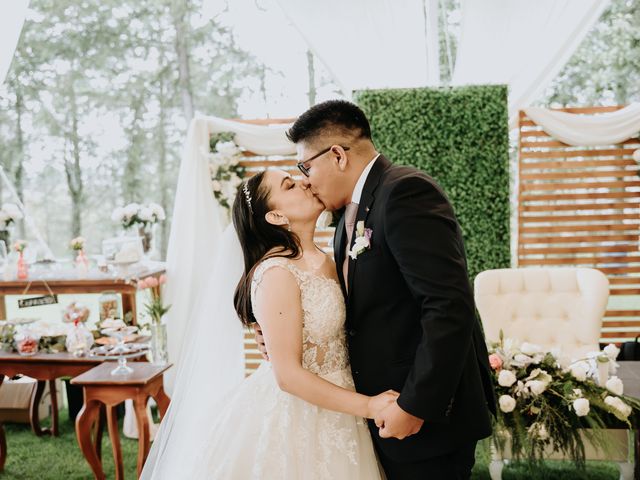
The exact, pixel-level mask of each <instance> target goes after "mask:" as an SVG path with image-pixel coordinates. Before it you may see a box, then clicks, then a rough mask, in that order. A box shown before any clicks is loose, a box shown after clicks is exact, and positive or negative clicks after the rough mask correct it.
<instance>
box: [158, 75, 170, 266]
mask: <svg viewBox="0 0 640 480" xmlns="http://www.w3.org/2000/svg"><path fill="white" fill-rule="evenodd" d="M164 73H165V70H162V72H161V74H160V78H159V82H160V85H159V86H160V89H159V95H158V96H159V98H158V103H159V104H160V118H159V121H158V147H159V155H158V183H159V188H160V205H161V206H162V208H163V209H164V211H165V212H166V213H167V219H166V220H165V221H164V222H161V224H160V258H162V259H164V258H166V256H167V243H168V240H169V228H168V225H169V219H168V217H169V215H168V214H169V208H168V207H169V193H168V191H167V135H166V117H167V112H166V108H167V102H166V97H165V95H166V92H165V84H164V82H165V78H164Z"/></svg>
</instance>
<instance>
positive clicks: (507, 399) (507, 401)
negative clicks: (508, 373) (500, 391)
mask: <svg viewBox="0 0 640 480" xmlns="http://www.w3.org/2000/svg"><path fill="white" fill-rule="evenodd" d="M498 403H499V404H500V410H502V411H503V412H504V413H509V412H513V410H514V409H515V408H516V400H515V399H514V398H513V397H511V396H509V395H502V396H500V398H499V399H498Z"/></svg>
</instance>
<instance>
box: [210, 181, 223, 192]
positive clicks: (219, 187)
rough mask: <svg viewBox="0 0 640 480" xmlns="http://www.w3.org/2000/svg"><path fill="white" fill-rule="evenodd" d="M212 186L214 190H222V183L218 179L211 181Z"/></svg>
mask: <svg viewBox="0 0 640 480" xmlns="http://www.w3.org/2000/svg"><path fill="white" fill-rule="evenodd" d="M211 188H213V191H214V192H221V191H222V184H221V183H220V182H219V181H218V180H214V181H213V182H211Z"/></svg>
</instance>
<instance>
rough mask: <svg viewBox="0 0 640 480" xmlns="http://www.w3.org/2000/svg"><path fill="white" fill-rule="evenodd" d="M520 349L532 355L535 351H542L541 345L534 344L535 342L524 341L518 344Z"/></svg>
mask: <svg viewBox="0 0 640 480" xmlns="http://www.w3.org/2000/svg"><path fill="white" fill-rule="evenodd" d="M520 351H521V352H522V353H524V354H525V355H529V356H533V355H536V354H537V353H542V347H540V346H539V345H536V344H535V343H528V342H524V343H523V344H522V345H520Z"/></svg>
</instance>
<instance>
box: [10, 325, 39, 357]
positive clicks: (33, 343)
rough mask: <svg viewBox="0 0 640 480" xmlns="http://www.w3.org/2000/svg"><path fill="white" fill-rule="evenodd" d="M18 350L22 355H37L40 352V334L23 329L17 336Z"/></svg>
mask: <svg viewBox="0 0 640 480" xmlns="http://www.w3.org/2000/svg"><path fill="white" fill-rule="evenodd" d="M15 339H16V350H18V353H19V354H20V355H25V356H27V355H35V354H36V353H38V343H39V342H40V335H37V334H35V333H33V332H31V331H29V330H23V331H22V332H20V333H19V334H18V335H16V337H15Z"/></svg>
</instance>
